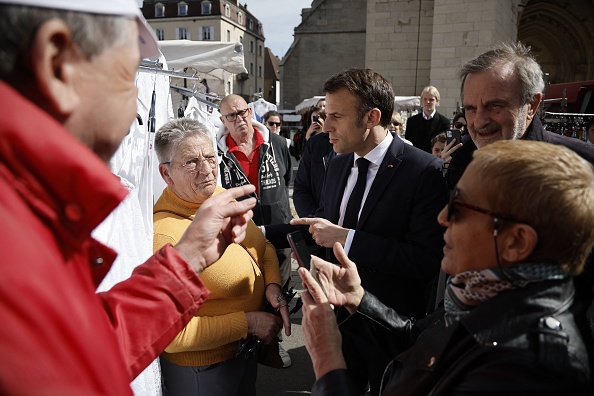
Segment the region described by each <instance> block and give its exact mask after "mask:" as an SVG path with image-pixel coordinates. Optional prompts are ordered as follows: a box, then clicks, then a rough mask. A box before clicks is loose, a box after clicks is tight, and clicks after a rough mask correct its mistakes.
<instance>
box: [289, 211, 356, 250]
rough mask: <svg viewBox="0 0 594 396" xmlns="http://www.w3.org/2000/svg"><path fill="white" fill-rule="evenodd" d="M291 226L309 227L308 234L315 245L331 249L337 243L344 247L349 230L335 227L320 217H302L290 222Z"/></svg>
mask: <svg viewBox="0 0 594 396" xmlns="http://www.w3.org/2000/svg"><path fill="white" fill-rule="evenodd" d="M291 224H292V225H309V233H310V234H311V236H312V238H313V240H314V241H315V242H316V244H318V245H320V246H323V247H327V248H331V247H332V246H333V245H334V243H336V242H338V243H340V244H341V245H343V246H344V244H345V243H346V238H347V235H348V234H349V229H348V228H344V227H340V226H337V225H336V224H333V223H331V222H329V221H328V220H326V219H322V218H320V217H304V218H300V219H293V220H291Z"/></svg>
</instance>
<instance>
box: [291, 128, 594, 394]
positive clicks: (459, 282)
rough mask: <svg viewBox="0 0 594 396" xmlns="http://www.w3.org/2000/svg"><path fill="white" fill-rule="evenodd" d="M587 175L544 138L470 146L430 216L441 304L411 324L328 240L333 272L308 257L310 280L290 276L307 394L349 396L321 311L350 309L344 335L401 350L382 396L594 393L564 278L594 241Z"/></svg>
mask: <svg viewBox="0 0 594 396" xmlns="http://www.w3.org/2000/svg"><path fill="white" fill-rule="evenodd" d="M593 169H594V168H593V167H592V165H590V164H589V163H588V162H587V161H585V160H584V159H582V158H580V157H579V156H578V155H577V154H575V153H574V152H573V151H571V150H569V149H567V148H565V147H562V146H554V145H551V144H548V143H543V142H533V141H521V140H520V141H518V140H516V141H499V142H495V143H492V144H489V145H488V146H486V147H483V148H481V149H480V150H477V151H476V152H475V157H474V160H473V161H472V162H471V164H470V165H469V166H468V168H467V170H466V172H465V173H464V175H463V176H462V178H461V179H460V181H459V183H458V185H457V187H456V189H454V190H453V192H452V195H451V197H450V202H449V204H448V205H447V206H446V207H445V208H444V209H443V210H442V211H441V213H440V214H439V216H438V221H439V222H440V224H441V225H442V226H444V227H446V231H445V234H444V240H445V246H444V258H443V260H442V263H441V267H442V269H443V270H444V271H445V272H446V273H447V274H449V275H450V277H449V279H448V283H447V289H446V294H445V299H444V305H443V306H442V307H441V308H439V309H438V310H436V311H435V312H434V313H432V314H430V315H429V316H427V317H425V318H423V319H421V320H415V319H414V318H407V317H404V316H400V315H398V314H397V313H396V312H394V311H393V310H392V309H389V308H387V307H386V306H385V305H383V304H382V303H381V302H380V301H379V300H377V298H375V297H374V296H373V295H371V294H370V293H368V292H367V291H365V290H364V289H363V288H362V287H361V280H360V278H359V275H358V273H357V266H356V264H355V263H353V262H351V261H350V260H349V259H348V258H347V256H346V254H345V252H344V250H343V249H342V247H341V246H340V245H338V244H337V245H335V246H334V251H335V254H336V257H337V258H338V260H339V261H340V263H341V266H337V265H335V264H330V263H327V262H325V261H323V260H321V259H319V258H317V257H316V258H313V259H312V264H313V265H315V267H316V269H317V273H318V275H317V280H314V278H313V276H312V275H311V273H309V272H308V271H305V270H304V269H299V275H300V276H301V277H302V279H303V281H304V285H305V286H306V287H307V289H308V292H305V293H303V295H302V298H303V302H304V305H303V322H302V330H303V337H304V340H305V345H306V347H307V350H308V351H309V353H310V355H311V358H312V362H313V366H314V371H315V374H316V378H317V381H316V383H315V384H314V387H313V390H312V395H327V394H340V395H352V394H353V393H352V388H351V387H350V386H351V384H350V382H349V381H350V380H349V378H348V374H347V373H348V372H347V370H346V365H345V363H344V358H343V356H342V353H341V338H340V331H339V330H338V326H337V323H336V320H335V318H336V315H335V313H334V312H333V310H332V307H331V305H330V304H333V305H335V306H341V308H339V309H346V310H347V311H348V312H349V313H350V314H351V315H350V316H349V317H348V318H347V319H346V320H345V321H344V322H342V323H341V324H340V326H341V329H342V331H355V332H358V334H359V336H360V337H364V336H365V334H366V335H367V337H368V338H369V340H368V342H369V343H377V344H379V345H382V346H384V347H385V348H390V349H391V350H392V351H393V353H394V355H395V356H396V355H398V353H400V354H399V355H398V356H396V358H394V360H393V361H392V362H391V363H390V365H388V367H387V368H386V370H385V372H384V377H383V381H382V384H383V385H382V395H396V394H398V395H428V394H431V395H452V394H456V395H459V394H467V395H487V394H488V395H495V394H497V395H510V394H511V395H535V394H538V395H543V394H547V395H553V394H571V395H585V394H593V393H591V392H592V388H591V383H590V371H589V369H588V364H589V361H588V351H589V350H590V351H591V340H592V339H591V333H590V329H588V328H587V327H586V326H584V325H583V323H584V321H583V320H584V317H582V315H583V316H585V315H584V314H578V313H576V312H578V311H579V310H576V309H575V308H576V305H575V304H574V295H575V289H574V284H573V279H572V277H573V276H574V275H577V274H579V273H580V272H581V271H582V270H583V268H584V263H585V260H586V257H587V255H588V253H589V252H590V250H591V249H592V246H593V245H594V173H593ZM318 282H320V283H318ZM370 328H371V329H372V331H369V329H370ZM361 329H366V330H367V332H366V333H363V332H361ZM401 352H402V353H401Z"/></svg>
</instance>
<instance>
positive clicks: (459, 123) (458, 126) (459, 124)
mask: <svg viewBox="0 0 594 396" xmlns="http://www.w3.org/2000/svg"><path fill="white" fill-rule="evenodd" d="M465 126H466V124H464V123H461V122H459V121H456V122H454V128H456V129H462V128H464V127H465Z"/></svg>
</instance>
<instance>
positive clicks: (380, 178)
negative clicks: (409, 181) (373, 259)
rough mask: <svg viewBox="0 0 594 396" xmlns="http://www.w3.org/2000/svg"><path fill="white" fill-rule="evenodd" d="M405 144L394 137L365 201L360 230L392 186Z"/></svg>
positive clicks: (358, 227) (358, 225)
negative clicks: (390, 185) (389, 186)
mask: <svg viewBox="0 0 594 396" xmlns="http://www.w3.org/2000/svg"><path fill="white" fill-rule="evenodd" d="M404 144H405V143H404V142H403V141H402V139H400V138H398V137H397V136H394V140H393V141H392V144H390V147H389V148H388V151H386V155H385V156H384V159H383V160H382V163H381V164H380V167H379V169H378V171H377V175H375V179H374V180H373V184H372V185H371V188H370V190H369V194H368V195H367V198H366V199H365V204H364V205H363V210H362V211H361V215H360V216H359V222H358V223H357V229H360V228H361V227H362V226H363V225H364V224H365V221H366V220H367V218H368V217H369V215H370V214H371V212H372V211H373V208H374V207H375V205H376V203H377V201H378V200H379V199H380V198H381V196H382V194H383V193H384V191H385V190H386V188H387V187H388V185H389V184H390V182H391V180H392V177H393V176H394V174H395V173H396V169H398V167H399V166H400V163H401V162H402V160H401V159H400V158H399V157H400V156H401V155H402V153H403V151H404Z"/></svg>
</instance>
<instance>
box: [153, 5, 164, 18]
mask: <svg viewBox="0 0 594 396" xmlns="http://www.w3.org/2000/svg"><path fill="white" fill-rule="evenodd" d="M164 16H165V6H164V5H163V4H161V3H157V4H155V18H163V17H164Z"/></svg>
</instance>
